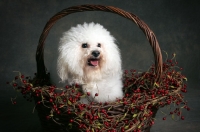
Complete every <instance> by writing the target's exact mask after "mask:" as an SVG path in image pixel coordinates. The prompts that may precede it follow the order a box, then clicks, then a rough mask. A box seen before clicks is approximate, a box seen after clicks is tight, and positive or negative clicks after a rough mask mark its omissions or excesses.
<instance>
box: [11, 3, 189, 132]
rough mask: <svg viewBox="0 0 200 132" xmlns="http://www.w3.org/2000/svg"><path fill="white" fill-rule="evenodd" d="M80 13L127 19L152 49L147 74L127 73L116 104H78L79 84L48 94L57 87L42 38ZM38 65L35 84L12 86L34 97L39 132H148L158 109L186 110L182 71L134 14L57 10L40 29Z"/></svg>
mask: <svg viewBox="0 0 200 132" xmlns="http://www.w3.org/2000/svg"><path fill="white" fill-rule="evenodd" d="M83 11H105V12H112V13H115V14H118V15H120V16H123V17H125V18H127V19H130V20H131V21H133V22H134V23H135V24H136V25H137V26H138V27H139V28H140V29H141V30H142V31H143V32H144V34H145V35H146V37H147V39H148V41H149V43H150V45H151V47H152V49H153V53H154V58H155V64H154V65H153V66H151V68H150V71H147V72H144V73H142V74H136V72H135V71H131V72H130V73H127V72H125V74H124V92H125V96H124V98H123V99H121V100H116V102H114V103H104V104H99V103H95V102H91V103H90V104H89V105H83V104H80V102H79V101H78V98H79V97H80V96H78V98H75V97H76V96H77V95H79V94H80V95H81V94H82V93H80V90H79V86H78V85H77V84H76V85H73V86H67V90H64V91H62V92H61V93H60V94H56V93H54V92H52V91H54V90H55V89H56V87H55V86H52V85H51V82H50V74H49V73H47V71H46V68H45V64H44V47H45V46H44V44H45V43H44V42H45V39H46V37H47V35H48V33H49V31H50V29H51V28H52V26H53V25H54V24H55V23H56V22H57V20H59V19H61V18H62V17H64V16H66V15H68V14H71V13H76V12H83ZM36 61H37V74H36V77H35V78H34V79H33V80H31V79H27V80H26V81H24V77H22V76H19V78H20V81H21V86H20V87H17V83H16V82H12V85H13V87H15V88H17V89H20V90H21V92H22V94H25V95H26V96H28V95H29V96H31V97H33V98H34V100H35V102H36V107H35V108H36V110H37V112H38V115H39V118H40V121H41V124H42V128H43V131H48V132H51V131H52V132H55V131H56V132H68V131H73V132H74V131H88V132H97V131H103V132H104V131H110V132H116V131H117V132H118V131H122V132H123V131H127V132H128V131H134V132H139V131H149V129H150V127H151V125H153V124H154V121H153V120H154V116H155V114H156V112H157V110H158V109H159V107H163V106H165V105H170V103H177V102H178V105H179V104H182V107H183V106H184V108H186V109H188V107H187V104H186V102H185V101H184V100H183V96H182V95H181V94H180V91H183V92H185V89H186V85H185V84H184V83H183V81H184V80H185V79H186V78H185V77H184V76H183V75H181V73H180V72H176V71H174V70H173V68H174V65H176V61H174V63H173V62H172V60H170V61H168V62H166V63H163V62H162V54H161V51H160V47H159V44H158V41H157V39H156V37H155V35H154V33H153V32H152V31H151V29H150V28H149V27H148V26H147V25H146V24H145V23H144V22H143V21H142V20H140V19H139V18H138V17H137V16H136V15H134V14H132V13H129V12H126V11H124V10H122V9H119V8H116V7H112V6H102V5H81V6H73V7H70V8H67V9H64V10H62V11H60V12H58V13H57V14H56V15H54V16H53V17H52V18H51V19H50V20H49V21H48V22H47V24H46V26H45V27H44V29H43V32H42V34H41V36H40V39H39V44H38V47H37V52H36ZM15 80H16V79H15ZM18 83H19V82H18ZM144 83H145V84H144ZM168 85H170V86H168ZM18 86H19V85H18ZM154 94H155V95H154ZM70 97H72V98H73V99H75V101H73V100H72V99H70ZM182 107H181V108H182ZM179 108H180V105H179V106H178V108H176V110H177V111H179ZM95 115H96V117H95Z"/></svg>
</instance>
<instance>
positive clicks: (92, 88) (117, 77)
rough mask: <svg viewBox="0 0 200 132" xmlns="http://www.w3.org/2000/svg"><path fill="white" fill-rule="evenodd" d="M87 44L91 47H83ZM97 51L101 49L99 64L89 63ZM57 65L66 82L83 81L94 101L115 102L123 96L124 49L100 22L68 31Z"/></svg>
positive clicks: (85, 88) (86, 90) (83, 87)
mask: <svg viewBox="0 0 200 132" xmlns="http://www.w3.org/2000/svg"><path fill="white" fill-rule="evenodd" d="M83 43H87V44H88V47H87V48H83V47H82V44H83ZM98 43H100V44H101V47H98V46H97V45H98ZM93 51H99V52H100V56H99V61H98V62H99V63H98V65H97V66H89V65H88V59H89V58H91V57H92V54H91V53H92V52H93ZM57 68H58V75H59V77H60V78H61V81H62V82H65V81H66V80H67V81H68V83H69V84H73V83H78V84H80V85H81V86H82V90H83V92H84V93H87V92H90V100H93V101H96V102H111V101H114V100H116V98H122V97H123V92H122V79H121V78H122V70H121V57H120V52H119V49H118V47H117V45H116V44H115V38H114V37H113V36H112V35H110V33H109V32H108V31H107V30H106V29H105V28H104V27H103V26H101V25H100V24H95V23H93V22H92V23H89V24H88V23H84V24H83V25H77V26H76V27H72V28H71V29H70V30H69V31H67V32H65V33H64V35H63V37H62V38H61V40H60V46H59V57H58V62H57ZM96 93H98V96H96V97H95V94H96ZM82 101H83V102H84V103H85V102H87V101H86V99H82Z"/></svg>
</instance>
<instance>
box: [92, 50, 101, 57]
mask: <svg viewBox="0 0 200 132" xmlns="http://www.w3.org/2000/svg"><path fill="white" fill-rule="evenodd" d="M92 55H93V56H94V57H98V56H99V55H100V52H99V51H97V50H95V51H92Z"/></svg>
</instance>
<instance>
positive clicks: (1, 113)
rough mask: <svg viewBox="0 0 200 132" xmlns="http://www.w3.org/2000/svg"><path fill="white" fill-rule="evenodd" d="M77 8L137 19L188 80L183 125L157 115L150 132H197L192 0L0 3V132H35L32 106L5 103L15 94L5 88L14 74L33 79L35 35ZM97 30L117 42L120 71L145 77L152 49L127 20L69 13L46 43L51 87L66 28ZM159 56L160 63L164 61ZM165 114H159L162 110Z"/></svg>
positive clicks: (199, 15) (198, 84) (198, 49)
mask: <svg viewBox="0 0 200 132" xmlns="http://www.w3.org/2000/svg"><path fill="white" fill-rule="evenodd" d="M81 4H101V5H112V6H116V7H119V8H121V9H124V10H126V11H128V12H132V13H134V14H136V15H137V16H139V18H141V19H142V20H143V21H144V22H145V23H146V24H147V25H148V26H149V27H150V28H151V29H152V30H153V32H154V33H155V35H156V37H157V39H158V42H159V44H160V47H161V50H164V51H166V52H167V53H168V54H169V56H171V54H173V53H176V55H177V56H176V59H177V61H178V63H179V66H181V67H183V72H182V73H183V74H184V75H186V77H187V78H188V83H187V85H188V93H187V94H185V99H186V100H188V102H189V103H188V104H189V107H190V108H191V110H190V111H189V112H185V113H184V114H185V115H184V116H185V120H183V121H182V120H179V121H177V122H175V121H173V120H172V119H170V117H167V120H165V121H163V120H162V118H163V116H164V115H163V114H162V113H161V110H159V111H158V113H157V115H156V120H155V125H154V126H153V127H152V129H151V132H174V131H177V132H188V131H190V132H198V131H200V112H199V111H200V38H199V35H200V33H199V31H200V26H199V23H200V8H199V6H200V2H199V1H198V0H196V1H195V0H191V1H189V0H149V1H146V0H126V1H122V0H101V1H100V0H99V1H97V0H74V1H67V0H60V1H58V0H48V1H39V0H29V1H26V0H18V1H13V0H1V1H0V19H1V20H0V47H1V48H0V59H1V65H0V72H1V74H0V131H1V132H40V131H41V126H40V122H39V118H38V116H37V111H35V112H34V113H32V110H33V107H34V103H33V102H32V103H29V102H27V101H26V100H24V98H23V97H22V96H21V95H20V94H17V95H18V97H17V104H16V105H12V104H11V101H10V98H11V97H15V95H16V92H14V90H13V89H12V88H11V87H9V86H8V85H6V82H7V81H12V80H13V77H14V76H15V75H16V73H13V71H20V72H22V73H23V74H24V75H27V76H32V77H33V76H34V73H35V72H36V61H35V52H36V48H37V44H38V40H39V37H40V34H41V32H42V30H43V28H44V26H45V24H46V22H47V21H48V20H49V18H50V17H52V16H53V15H54V14H55V13H57V12H59V11H61V10H62V9H64V8H67V7H70V6H74V5H81ZM92 21H93V22H95V23H100V24H102V25H103V26H104V27H105V28H107V29H108V30H109V31H110V32H111V34H112V35H113V36H114V37H115V38H116V39H117V40H118V42H119V48H120V49H121V54H122V59H123V60H122V62H123V69H136V70H139V71H147V69H148V68H149V67H150V65H151V64H152V63H153V62H154V58H153V52H152V49H151V47H150V45H149V43H148V41H147V39H146V37H145V35H144V34H143V32H142V31H141V30H140V29H139V28H138V27H137V26H136V25H135V24H134V23H133V22H131V21H130V20H128V19H125V18H123V17H121V16H118V15H116V14H111V13H105V12H96V11H95V12H83V13H75V14H71V15H69V16H66V17H65V18H63V19H61V20H59V21H58V22H57V23H56V24H55V25H54V27H53V28H52V30H51V31H50V34H49V35H48V37H47V40H46V45H45V53H44V54H45V64H46V67H47V69H48V70H49V71H50V72H51V73H52V76H53V77H54V80H55V82H56V81H58V79H57V75H56V57H57V55H58V53H57V47H58V43H59V39H60V37H61V36H62V33H63V32H65V31H67V30H68V29H69V28H70V27H71V26H76V25H77V24H79V23H80V24H82V23H84V22H92ZM162 53H163V59H165V58H166V55H165V53H164V52H162ZM163 110H165V108H164V109H163Z"/></svg>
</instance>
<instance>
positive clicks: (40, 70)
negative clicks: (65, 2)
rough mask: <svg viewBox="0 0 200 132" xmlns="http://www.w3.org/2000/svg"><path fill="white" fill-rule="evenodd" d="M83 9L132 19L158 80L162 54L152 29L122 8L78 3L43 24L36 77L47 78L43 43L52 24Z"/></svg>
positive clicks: (38, 48) (160, 71) (157, 80)
mask: <svg viewBox="0 0 200 132" xmlns="http://www.w3.org/2000/svg"><path fill="white" fill-rule="evenodd" d="M84 11H105V12H112V13H116V14H118V15H120V16H123V17H125V18H127V19H130V20H131V21H133V22H134V23H135V24H136V25H137V26H138V27H139V28H140V29H141V30H142V31H143V32H144V34H145V35H146V37H147V39H148V41H149V43H150V45H151V47H152V50H153V53H154V59H155V74H156V78H155V82H159V81H160V79H161V75H162V54H161V51H160V47H159V44H158V41H157V39H156V36H155V34H154V33H153V31H152V30H151V29H150V28H149V27H148V26H147V25H146V24H145V23H144V22H143V21H142V20H140V19H139V18H138V17H137V16H136V15H134V14H132V13H129V12H126V11H124V10H122V9H119V8H116V7H113V6H103V5H80V6H73V7H69V8H66V9H64V10H62V11H60V12H58V13H57V14H55V15H54V16H53V17H52V18H51V19H50V20H49V21H48V22H47V23H46V25H45V27H44V29H43V32H42V34H41V36H40V39H39V43H38V47H37V51H36V61H37V76H36V78H37V79H47V75H48V74H47V73H46V68H45V64H44V45H45V39H46V37H47V35H48V33H49V31H50V29H51V28H52V26H53V25H54V24H55V23H56V22H57V20H59V19H61V18H63V17H64V16H66V15H69V14H72V13H76V12H84Z"/></svg>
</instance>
